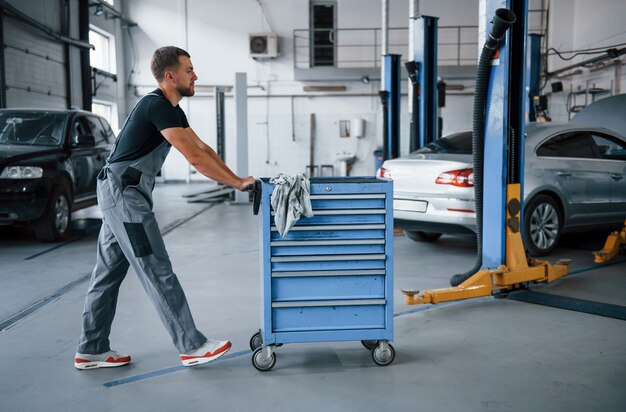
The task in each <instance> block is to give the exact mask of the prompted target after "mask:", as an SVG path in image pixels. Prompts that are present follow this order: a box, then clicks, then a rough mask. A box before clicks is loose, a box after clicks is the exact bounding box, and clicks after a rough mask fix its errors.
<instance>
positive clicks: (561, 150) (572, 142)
mask: <svg viewBox="0 0 626 412" xmlns="http://www.w3.org/2000/svg"><path fill="white" fill-rule="evenodd" d="M537 156H550V157H575V158H582V159H597V158H600V157H601V156H600V151H599V149H598V146H597V145H596V143H595V141H594V140H593V137H592V135H591V133H589V132H574V133H565V134H562V135H559V136H556V137H553V138H551V139H550V140H548V141H547V142H546V143H544V144H542V145H541V146H540V147H539V148H538V149H537Z"/></svg>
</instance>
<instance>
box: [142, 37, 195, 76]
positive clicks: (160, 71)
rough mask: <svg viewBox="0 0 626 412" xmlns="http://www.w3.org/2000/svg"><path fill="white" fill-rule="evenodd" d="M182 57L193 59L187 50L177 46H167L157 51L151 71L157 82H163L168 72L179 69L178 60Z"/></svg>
mask: <svg viewBox="0 0 626 412" xmlns="http://www.w3.org/2000/svg"><path fill="white" fill-rule="evenodd" d="M180 56H185V57H191V56H189V53H187V52H186V51H185V50H183V49H181V48H179V47H176V46H166V47H161V48H159V49H156V51H155V52H154V54H153V55H152V62H151V63H150V69H151V70H152V75H153V76H154V78H155V79H156V80H157V82H161V81H163V76H164V75H165V71H166V70H169V69H175V68H176V67H178V65H179V61H178V58H179V57H180Z"/></svg>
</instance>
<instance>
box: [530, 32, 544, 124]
mask: <svg viewBox="0 0 626 412" xmlns="http://www.w3.org/2000/svg"><path fill="white" fill-rule="evenodd" d="M542 38H543V36H542V35H541V34H529V35H528V47H527V54H526V78H527V79H528V100H527V101H526V113H528V121H529V122H535V121H537V113H536V112H535V104H534V98H535V97H538V96H539V93H540V90H539V88H540V84H539V83H540V82H541V39H542Z"/></svg>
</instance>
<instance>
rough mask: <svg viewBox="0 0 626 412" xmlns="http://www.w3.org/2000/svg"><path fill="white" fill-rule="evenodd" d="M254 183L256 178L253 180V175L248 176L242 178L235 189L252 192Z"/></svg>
mask: <svg viewBox="0 0 626 412" xmlns="http://www.w3.org/2000/svg"><path fill="white" fill-rule="evenodd" d="M255 184H256V180H254V177H252V176H248V177H246V178H245V179H242V181H241V185H240V186H238V187H236V189H238V190H241V191H242V192H252V191H253V190H254V185H255Z"/></svg>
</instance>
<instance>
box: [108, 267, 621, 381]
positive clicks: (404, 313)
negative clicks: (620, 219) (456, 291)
mask: <svg viewBox="0 0 626 412" xmlns="http://www.w3.org/2000/svg"><path fill="white" fill-rule="evenodd" d="M625 262H626V259H625V260H620V261H616V262H609V263H603V264H599V265H594V266H590V267H588V268H584V269H579V270H576V271H573V272H570V273H568V275H567V276H569V275H576V274H580V273H584V272H589V271H592V270H596V269H602V268H605V267H608V266H613V265H618V264H620V263H625ZM478 299H491V298H490V297H485V298H478ZM466 300H467V299H466ZM472 300H476V299H472ZM464 301H465V300H457V301H452V302H444V303H439V304H437V305H428V306H422V305H420V306H419V307H417V308H415V309H409V310H404V311H402V312H398V313H395V314H394V315H393V317H394V318H398V317H402V316H407V315H411V314H413V313H418V312H424V311H427V310H434V309H437V308H441V307H446V306H450V305H454V304H457V303H460V302H464ZM250 353H252V351H251V350H244V351H240V352H235V353H233V354H230V355H224V356H223V357H221V358H220V359H218V360H216V362H219V361H223V360H228V359H234V358H238V357H241V356H244V355H248V354H250ZM183 369H187V367H186V366H182V365H180V366H174V367H171V368H165V369H159V370H156V371H153V372H147V373H143V374H140V375H135V376H129V377H127V378H122V379H117V380H114V381H109V382H105V383H103V385H104V386H106V387H107V388H112V387H114V386H119V385H125V384H127V383H133V382H138V381H142V380H146V379H150V378H154V377H157V376H162V375H167V374H170V373H174V372H178V371H181V370H183Z"/></svg>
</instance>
